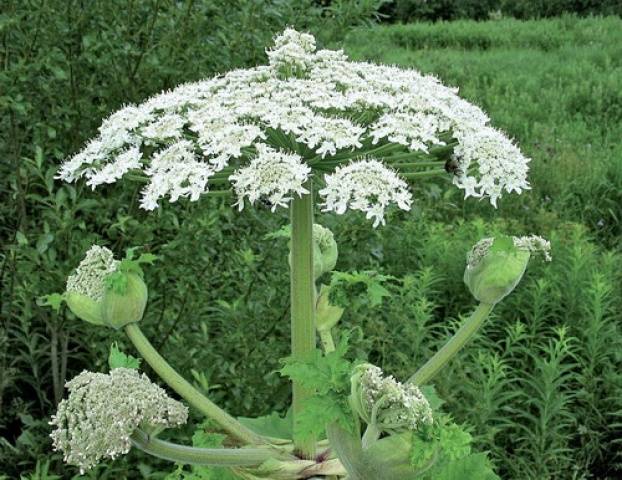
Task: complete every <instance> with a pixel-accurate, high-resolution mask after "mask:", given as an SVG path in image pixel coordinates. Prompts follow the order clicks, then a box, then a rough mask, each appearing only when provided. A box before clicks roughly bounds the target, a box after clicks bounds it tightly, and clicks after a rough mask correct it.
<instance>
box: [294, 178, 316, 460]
mask: <svg viewBox="0 0 622 480" xmlns="http://www.w3.org/2000/svg"><path fill="white" fill-rule="evenodd" d="M306 188H307V190H309V194H308V195H303V196H302V197H294V199H293V200H292V203H291V224H292V225H291V226H292V233H291V280H290V285H291V316H292V326H291V328H292V347H291V348H292V358H294V359H296V360H305V359H308V358H309V357H311V356H312V355H313V352H314V350H315V286H314V283H313V282H314V278H313V192H312V185H311V182H308V184H307V185H306ZM292 389H293V392H292V393H293V403H292V412H293V414H294V418H296V416H298V415H300V413H301V412H302V411H303V410H304V408H305V402H306V400H307V399H308V398H310V397H311V396H313V391H311V390H308V389H305V388H303V387H302V385H300V384H299V383H298V382H293V386H292ZM294 443H295V445H296V448H297V449H299V450H300V453H301V454H302V455H303V456H305V457H306V458H313V456H314V454H315V439H309V440H307V441H304V442H302V441H300V440H299V439H294Z"/></svg>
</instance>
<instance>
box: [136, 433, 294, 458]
mask: <svg viewBox="0 0 622 480" xmlns="http://www.w3.org/2000/svg"><path fill="white" fill-rule="evenodd" d="M131 440H132V444H133V445H134V446H135V447H137V448H139V449H141V450H142V451H144V452H146V453H148V454H150V455H153V456H155V457H158V458H163V459H164V460H170V461H172V462H175V463H181V464H189V465H214V466H222V467H242V466H244V467H255V466H259V465H261V464H262V463H263V462H265V461H266V460H270V459H276V458H279V456H281V458H283V460H287V459H292V458H293V457H290V456H289V455H285V456H283V455H282V454H279V452H277V451H276V450H274V449H271V448H196V447H188V446H185V445H178V444H176V443H171V442H166V441H164V440H159V439H157V438H155V437H151V436H150V435H149V434H147V433H146V432H144V431H142V430H140V429H138V430H136V431H134V433H133V434H132V437H131Z"/></svg>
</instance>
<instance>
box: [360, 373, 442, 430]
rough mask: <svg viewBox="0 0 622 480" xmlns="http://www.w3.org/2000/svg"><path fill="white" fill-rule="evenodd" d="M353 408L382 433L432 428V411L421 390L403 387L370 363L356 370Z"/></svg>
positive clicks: (412, 386) (403, 385)
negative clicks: (428, 426)
mask: <svg viewBox="0 0 622 480" xmlns="http://www.w3.org/2000/svg"><path fill="white" fill-rule="evenodd" d="M350 381H351V393H350V405H351V407H352V409H353V410H354V411H355V412H356V413H357V414H358V415H359V416H360V417H361V419H362V420H363V421H364V422H365V423H367V424H368V425H373V426H374V427H375V428H376V429H377V430H378V431H379V432H386V433H391V434H393V433H401V432H406V431H410V430H417V429H419V428H420V427H423V426H426V425H431V424H432V420H433V419H432V409H431V408H430V404H429V403H428V400H427V399H426V398H425V396H424V395H423V393H421V390H419V387H417V386H416V385H414V384H411V383H407V384H402V383H400V382H398V381H397V380H395V378H393V377H392V376H390V375H389V376H384V374H383V372H382V370H381V369H380V368H378V367H376V366H374V365H371V364H369V363H364V364H361V365H358V366H357V367H355V369H354V372H353V374H352V377H351V379H350Z"/></svg>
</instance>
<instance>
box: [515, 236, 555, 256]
mask: <svg viewBox="0 0 622 480" xmlns="http://www.w3.org/2000/svg"><path fill="white" fill-rule="evenodd" d="M514 246H516V248H520V249H522V250H529V252H530V253H532V254H541V255H542V256H543V257H544V260H545V261H547V262H550V261H551V260H552V259H553V258H552V257H551V242H549V241H548V240H546V239H544V238H542V237H540V236H538V235H527V236H525V237H514Z"/></svg>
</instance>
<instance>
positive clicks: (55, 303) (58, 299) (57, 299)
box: [37, 293, 65, 313]
mask: <svg viewBox="0 0 622 480" xmlns="http://www.w3.org/2000/svg"><path fill="white" fill-rule="evenodd" d="M64 301H65V297H64V295H62V294H60V293H50V294H49V295H43V296H41V297H39V298H37V305H39V306H40V307H50V308H51V309H52V310H54V311H55V312H56V313H58V312H59V310H60V307H61V306H62V305H63V302H64Z"/></svg>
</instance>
